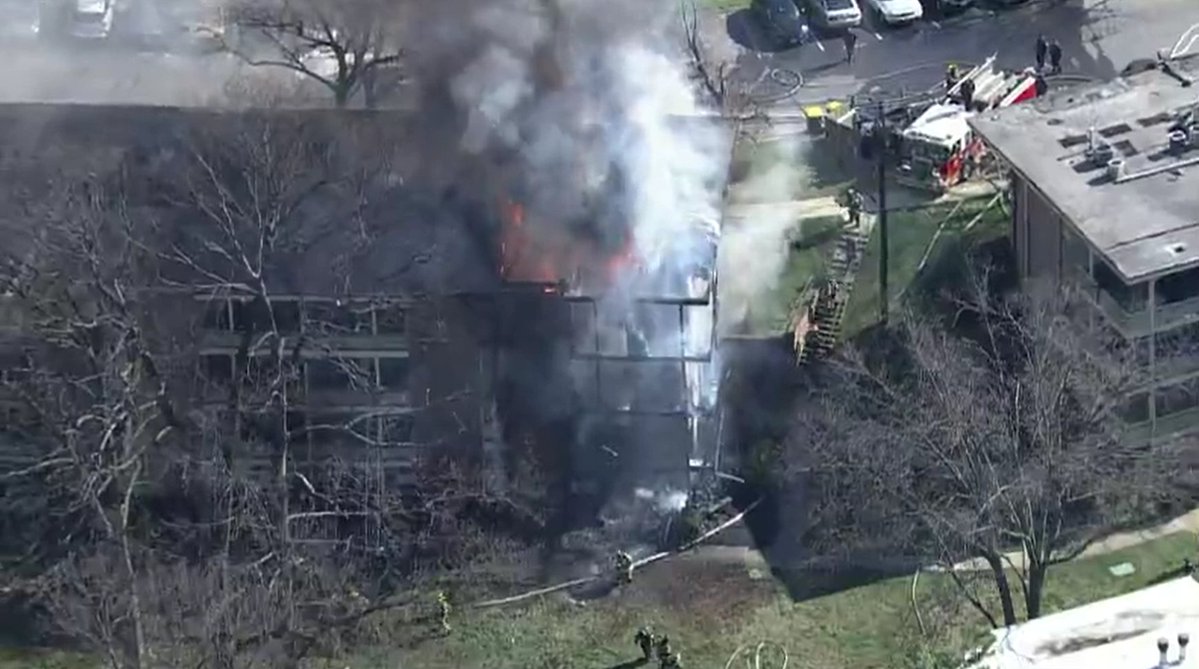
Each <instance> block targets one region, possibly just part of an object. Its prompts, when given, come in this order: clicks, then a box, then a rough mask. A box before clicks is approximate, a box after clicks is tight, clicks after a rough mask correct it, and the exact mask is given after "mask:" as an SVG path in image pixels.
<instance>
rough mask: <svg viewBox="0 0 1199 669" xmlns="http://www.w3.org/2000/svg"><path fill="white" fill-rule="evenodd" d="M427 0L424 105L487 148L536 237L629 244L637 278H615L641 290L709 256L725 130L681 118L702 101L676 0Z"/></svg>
mask: <svg viewBox="0 0 1199 669" xmlns="http://www.w3.org/2000/svg"><path fill="white" fill-rule="evenodd" d="M426 4H427V5H428V6H426V7H422V8H420V9H419V10H418V13H419V14H421V15H420V16H419V17H417V18H416V20H414V21H411V22H410V24H411V25H412V26H413V27H414V28H415V30H416V31H417V32H416V34H414V35H412V36H411V37H410V43H413V44H414V45H415V46H414V49H413V51H414V67H415V70H416V71H415V73H414V74H415V78H416V79H417V80H418V84H420V85H421V86H422V87H423V88H424V89H425V91H426V92H432V93H431V94H430V95H427V96H426V99H425V100H423V101H422V104H421V109H420V111H421V112H422V113H423V114H425V115H426V119H425V120H426V122H428V123H430V124H434V125H438V124H440V125H444V124H445V123H447V122H448V121H449V119H455V120H456V122H457V123H459V124H460V126H461V132H460V133H456V134H457V142H458V146H456V147H452V148H451V147H444V149H443V151H453V150H455V149H456V150H458V151H460V152H462V153H464V154H465V155H466V156H487V159H488V160H490V161H495V162H496V163H497V164H496V165H495V167H496V170H495V171H493V172H492V177H493V179H492V181H494V182H495V184H494V186H493V187H496V188H499V189H501V190H503V191H504V192H503V193H497V194H495V197H497V198H498V197H500V196H501V195H509V196H512V197H514V198H515V199H517V200H519V202H520V204H521V205H522V206H523V208H524V219H525V225H526V226H528V228H529V229H530V230H531V234H532V235H533V236H534V237H535V238H536V239H538V240H540V241H542V242H543V244H542V246H541V247H540V248H541V249H542V251H543V252H545V253H547V254H548V253H560V254H562V255H563V256H566V255H572V256H576V257H577V256H578V255H579V253H578V249H579V247H580V246H581V245H582V246H583V247H585V248H586V249H588V251H589V253H588V254H587V255H588V257H587V258H583V259H578V262H580V263H582V264H594V265H596V266H597V267H598V266H599V265H600V264H604V263H607V262H608V261H609V260H610V259H611V258H612V257H613V256H616V255H620V254H621V253H627V252H628V251H629V250H630V248H629V247H630V246H631V251H632V256H633V260H635V264H636V265H637V266H639V267H640V269H641V271H640V272H637V273H635V274H637V275H639V276H640V278H639V279H637V280H633V279H632V278H631V276H630V275H633V274H634V273H632V272H622V273H621V280H622V281H623V282H626V283H629V284H631V285H627V286H625V287H626V288H628V289H629V290H632V291H635V292H640V293H653V292H661V291H662V290H663V288H664V286H663V285H662V284H663V283H667V284H674V285H675V286H676V289H675V291H674V292H680V291H681V283H682V281H681V280H680V278H679V277H680V276H683V275H686V274H687V273H689V272H690V271H693V269H694V268H695V267H696V266H703V267H709V268H710V267H711V266H712V265H713V263H714V250H715V240H716V237H717V235H718V221H719V208H720V199H721V190H722V187H723V178H724V172H725V168H726V165H727V158H728V152H727V139H726V137H725V133H724V132H723V131H722V129H721V128H720V127H719V126H718V125H717V124H715V123H701V122H698V121H692V122H680V121H679V120H678V117H679V116H688V115H696V114H699V113H701V111H702V110H701V107H700V105H699V104H698V103H697V101H696V98H695V92H694V87H693V85H692V82H691V81H689V79H688V74H687V72H686V62H685V60H684V59H683V57H682V53H681V50H680V49H679V48H678V47H679V45H680V44H681V42H680V41H679V36H678V34H677V29H678V25H679V21H678V13H677V12H678V9H677V6H676V5H675V3H674V2H672V1H670V0H615V1H611V2H609V1H606V2H595V1H594V0H496V1H493V2H487V3H477V2H474V1H473V0H441V1H439V2H436V3H426ZM446 104H448V105H449V106H450V108H449V109H446V108H444V107H443V105H446ZM498 156H503V157H504V158H503V160H502V161H499V160H497V157H498ZM583 269H584V274H588V273H589V272H587V271H586V270H588V269H596V267H591V268H588V267H584V268H583ZM558 278H566V279H570V278H572V277H558Z"/></svg>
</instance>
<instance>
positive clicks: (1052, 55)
mask: <svg viewBox="0 0 1199 669" xmlns="http://www.w3.org/2000/svg"><path fill="white" fill-rule="evenodd" d="M1049 73H1050V74H1061V73H1062V45H1061V44H1059V43H1058V41H1057V40H1053V41H1052V42H1050V43H1049Z"/></svg>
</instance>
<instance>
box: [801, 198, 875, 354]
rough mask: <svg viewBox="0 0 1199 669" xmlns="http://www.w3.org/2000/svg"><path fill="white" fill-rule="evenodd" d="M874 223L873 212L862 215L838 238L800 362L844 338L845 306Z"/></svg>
mask: <svg viewBox="0 0 1199 669" xmlns="http://www.w3.org/2000/svg"><path fill="white" fill-rule="evenodd" d="M873 227H874V217H873V216H866V215H863V216H862V221H861V223H860V224H859V225H857V226H852V227H851V226H847V227H846V228H845V229H844V230H843V231H842V233H841V237H840V239H839V240H838V241H837V247H836V249H835V250H834V251H833V254H832V257H831V258H830V259H829V264H828V268H829V279H828V282H827V283H826V285H825V288H824V289H823V290H822V291H820V292H819V293H818V294H817V296H816V298H815V303H814V304H813V305H812V310H811V318H812V323H813V324H814V325H815V326H816V327H815V329H814V330H812V331H811V332H810V333H809V334H808V335H807V337H806V339H805V340H804V346H803V349H802V350H801V351H800V353H799V360H798V363H799V364H800V365H804V364H807V363H808V362H810V361H812V360H817V359H819V358H822V357H824V356H826V355H828V354H829V353H831V352H832V350H833V349H834V348H835V347H836V346H837V342H838V341H840V339H841V323H842V321H843V320H844V319H845V308H846V306H847V305H848V304H849V296H850V294H851V293H852V292H853V285H854V281H855V280H856V279H857V275H858V269H859V268H860V267H861V266H862V258H863V256H865V255H866V243H867V242H868V241H869V239H870V230H871V229H872V228H873Z"/></svg>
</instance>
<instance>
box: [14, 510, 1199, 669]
mask: <svg viewBox="0 0 1199 669" xmlns="http://www.w3.org/2000/svg"><path fill="white" fill-rule="evenodd" d="M1194 541H1195V538H1194V536H1193V535H1191V534H1189V533H1180V534H1175V535H1169V536H1166V537H1163V538H1160V539H1158V540H1156V541H1152V542H1149V543H1146V544H1142V545H1140V546H1135V547H1132V548H1128V549H1125V550H1121V551H1117V552H1114V553H1110V554H1108V555H1104V556H1100V557H1095V558H1090V559H1087V560H1080V561H1077V562H1074V563H1070V564H1066V565H1061V566H1058V567H1055V568H1054V569H1053V570H1052V571H1051V572H1050V575H1049V580H1048V583H1047V592H1046V597H1045V609H1046V612H1047V613H1051V612H1053V611H1056V610H1061V609H1064V608H1070V607H1073V606H1077V605H1080V604H1084V603H1087V602H1091V601H1096V600H1098V599H1103V598H1105V597H1110V596H1113V595H1118V594H1122V593H1125V592H1131V591H1133V590H1137V589H1139V588H1142V587H1145V586H1146V585H1149V584H1151V583H1154V582H1155V581H1157V580H1159V579H1160V578H1161V576H1162V575H1163V574H1164V573H1166V572H1168V571H1169V570H1171V569H1176V568H1177V566H1178V565H1179V564H1180V563H1181V561H1182V559H1183V558H1184V557H1186V556H1189V555H1193V551H1194ZM1123 562H1129V563H1132V564H1133V565H1134V566H1135V567H1136V572H1135V573H1133V574H1132V575H1129V576H1124V577H1116V576H1113V575H1111V573H1109V572H1108V568H1109V567H1111V566H1114V565H1117V564H1120V563H1123ZM910 588H911V578H910V577H906V576H905V577H899V578H893V579H888V580H883V581H878V582H875V583H871V584H868V585H863V586H860V587H857V588H852V589H849V590H845V591H842V592H838V593H835V594H831V595H826V596H823V597H818V598H814V599H809V600H806V601H800V602H795V601H792V600H791V599H790V598H789V597H788V596H787V595H786V592H785V590H784V588H782V587H781V586H779V585H778V584H777V583H776V582H774V581H771V580H769V579H766V580H757V581H755V580H751V579H749V578H747V576H746V570H745V567H744V565H740V564H729V563H727V562H726V563H722V564H712V563H701V562H700V561H698V560H695V559H691V558H688V557H682V558H677V559H675V560H673V561H671V562H668V563H660V564H658V565H655V566H653V567H650V568H648V569H646V570H645V572H644V573H639V574H638V576H637V579H636V581H635V582H634V584H633V586H631V587H629V588H626V589H625V591H623V592H619V593H617V594H613V595H610V596H609V597H607V598H605V599H602V600H597V601H592V602H589V603H587V604H585V605H579V604H571V603H569V602H567V601H565V600H563V599H558V598H554V597H547V598H544V599H541V600H534V601H532V602H531V603H528V604H525V605H512V606H509V607H506V608H498V609H491V610H487V611H470V610H469V609H468V608H467V607H465V606H463V607H459V608H458V609H456V611H455V615H454V619H453V624H454V631H453V633H452V634H451V635H449V636H448V637H444V638H434V639H430V640H427V641H424V642H422V643H421V644H419V645H417V646H415V647H412V648H408V649H404V650H396V649H387V648H373V649H359V650H358V652H357V653H356V654H354V655H353V656H351V657H347V658H343V659H339V660H338V661H336V662H330V663H317V664H315V665H313V667H314V668H315V667H320V669H343V668H345V667H349V668H351V669H394V667H397V666H401V667H419V668H420V669H508V668H511V669H530V668H532V669H558V668H562V669H567V668H570V669H610V668H611V669H614V668H616V667H621V666H626V667H628V666H634V665H626V664H623V663H626V662H629V661H631V660H634V659H635V658H636V656H637V654H636V652H635V649H634V646H633V642H632V635H633V633H634V632H635V631H636V629H637V628H638V627H639V626H640V625H643V624H647V623H648V624H652V625H653V626H654V628H655V629H656V630H657V631H659V632H665V633H667V634H669V635H670V638H671V640H672V643H673V645H674V647H675V649H676V650H677V651H679V652H681V654H682V659H683V662H684V666H687V667H694V668H704V669H722V668H723V667H724V666H725V663H726V662H727V660H728V657H729V655H730V654H731V653H733V651H734V650H736V649H737V648H738V647H740V646H742V645H744V644H757V643H759V642H764V641H769V642H774V643H778V644H782V645H783V646H785V647H786V649H787V652H788V653H789V654H790V658H791V660H790V665H789V666H792V667H821V669H873V668H879V669H882V668H886V669H903V668H904V667H906V666H910V664H909V663H908V661H907V658H909V657H911V656H912V655H913V652H914V650H915V649H916V648H918V647H920V645H921V644H922V643H923V642H922V641H921V640H920V639H919V637H918V634H917V628H916V625H915V622H914V616H913V613H912V606H911V601H910V599H909V597H910ZM948 588H949V586H948V580H947V579H943V578H942V577H938V576H936V575H934V574H926V575H924V576H922V577H921V580H920V583H919V589H918V593H917V597H918V599H917V601H918V602H919V604H920V607H921V610H922V615H923V616H924V618H925V619H926V621H927V620H930V619H933V618H935V617H936V607H935V604H936V602H937V601H939V600H941V601H943V600H942V598H944V597H945V596H946V593H948V592H949V589H948ZM942 618H943V620H944V621H945V626H944V627H938V628H935V629H936V631H935V632H934V633H933V634H934V636H935V637H936V641H935V642H934V643H936V644H938V645H944V644H950V645H953V646H955V648H954V650H960V649H964V647H966V646H968V645H971V644H974V643H977V642H978V641H980V640H982V639H984V638H985V637H986V629H985V625H984V624H982V621H981V618H980V617H979V616H978V615H977V614H975V613H973V612H972V611H971V610H969V609H968V608H961V607H954V609H953V613H952V614H950V615H943V616H942ZM93 666H94V665H93ZM777 666H778V665H777V664H768V663H766V662H763V664H762V669H775V668H776V667H777ZM85 667H87V669H91V667H90V666H89V665H86V664H83V663H80V662H78V660H76V659H74V658H68V657H67V656H57V655H29V654H27V653H24V654H17V653H13V652H10V653H8V654H0V669H29V668H42V669H84V668H85Z"/></svg>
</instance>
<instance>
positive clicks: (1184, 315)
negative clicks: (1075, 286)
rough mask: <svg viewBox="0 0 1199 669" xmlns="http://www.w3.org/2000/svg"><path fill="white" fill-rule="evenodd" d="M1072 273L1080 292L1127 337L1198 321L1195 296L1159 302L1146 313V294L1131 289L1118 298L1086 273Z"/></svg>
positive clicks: (1197, 297)
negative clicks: (1154, 309)
mask: <svg viewBox="0 0 1199 669" xmlns="http://www.w3.org/2000/svg"><path fill="white" fill-rule="evenodd" d="M1073 276H1074V278H1075V279H1076V280H1077V281H1078V282H1079V284H1080V285H1081V286H1082V287H1083V288H1084V289H1085V290H1084V293H1085V294H1086V296H1087V297H1088V299H1090V300H1091V302H1092V303H1094V304H1095V305H1096V306H1097V307H1098V308H1099V309H1100V311H1102V312H1103V314H1104V316H1106V317H1107V319H1108V320H1109V321H1110V322H1111V323H1112V325H1113V326H1115V328H1116V329H1117V330H1119V331H1120V333H1121V334H1123V335H1124V336H1125V338H1127V339H1130V340H1131V339H1138V338H1140V337H1145V336H1147V335H1149V334H1150V333H1151V332H1161V331H1162V330H1170V329H1173V328H1176V327H1180V326H1183V325H1190V324H1192V323H1196V322H1199V296H1196V297H1192V298H1189V299H1184V300H1178V301H1175V302H1170V303H1168V304H1159V305H1158V306H1157V311H1156V313H1153V314H1150V309H1149V300H1148V298H1147V296H1142V295H1138V294H1136V293H1133V294H1132V295H1127V296H1125V297H1124V298H1123V299H1120V298H1118V297H1117V296H1116V295H1115V294H1113V293H1112V292H1111V291H1109V290H1107V289H1105V288H1102V287H1100V286H1099V284H1098V283H1097V282H1096V281H1095V280H1094V279H1092V278H1090V277H1088V276H1086V274H1083V273H1073ZM1144 286H1145V284H1139V286H1131V287H1129V288H1130V290H1132V289H1137V288H1138V287H1144ZM1146 290H1147V289H1146ZM1139 292H1144V291H1139Z"/></svg>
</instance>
